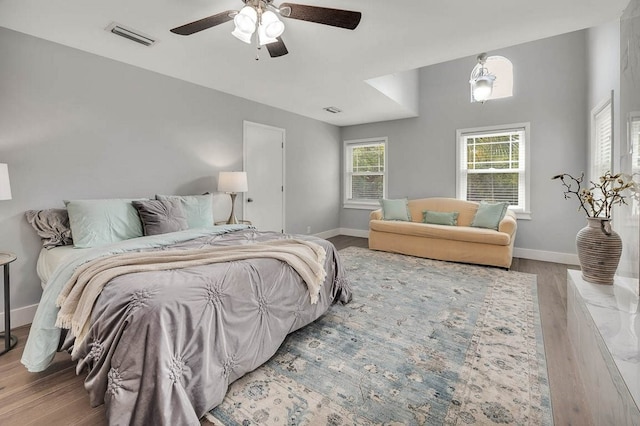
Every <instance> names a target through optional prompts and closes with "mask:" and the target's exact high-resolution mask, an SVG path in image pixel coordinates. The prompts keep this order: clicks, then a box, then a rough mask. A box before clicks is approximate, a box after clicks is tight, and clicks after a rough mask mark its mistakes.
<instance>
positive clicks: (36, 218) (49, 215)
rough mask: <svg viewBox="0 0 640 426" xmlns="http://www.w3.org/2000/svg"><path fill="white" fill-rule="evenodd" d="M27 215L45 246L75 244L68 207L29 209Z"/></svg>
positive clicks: (49, 247)
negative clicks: (72, 237)
mask: <svg viewBox="0 0 640 426" xmlns="http://www.w3.org/2000/svg"><path fill="white" fill-rule="evenodd" d="M25 216H26V217H27V221H28V222H29V223H30V224H31V226H33V229H35V230H36V232H37V233H38V235H39V236H40V238H41V239H42V246H43V247H44V248H46V249H52V248H54V247H58V246H67V245H72V244H73V239H71V227H70V226H69V214H68V213H67V209H47V210H27V211H26V212H25Z"/></svg>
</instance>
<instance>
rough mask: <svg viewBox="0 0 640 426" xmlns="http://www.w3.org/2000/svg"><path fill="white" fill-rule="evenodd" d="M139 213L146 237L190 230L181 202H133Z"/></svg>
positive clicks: (166, 200) (167, 200) (169, 200)
mask: <svg viewBox="0 0 640 426" xmlns="http://www.w3.org/2000/svg"><path fill="white" fill-rule="evenodd" d="M132 204H133V207H135V209H136V210H137V211H138V214H139V215H140V220H141V221H142V228H143V229H144V235H158V234H166V233H168V232H176V231H184V230H185V229H189V225H188V224H187V218H186V216H185V214H184V210H183V208H182V203H180V201H179V200H171V199H165V200H141V201H132Z"/></svg>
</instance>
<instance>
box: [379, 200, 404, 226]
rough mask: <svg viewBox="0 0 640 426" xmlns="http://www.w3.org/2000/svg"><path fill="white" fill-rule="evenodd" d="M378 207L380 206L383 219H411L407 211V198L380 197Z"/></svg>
mask: <svg viewBox="0 0 640 426" xmlns="http://www.w3.org/2000/svg"><path fill="white" fill-rule="evenodd" d="M380 207H382V219H383V220H404V221H408V222H410V221H411V213H410V212H409V200H408V199H406V198H401V199H399V200H386V199H384V198H381V199H380Z"/></svg>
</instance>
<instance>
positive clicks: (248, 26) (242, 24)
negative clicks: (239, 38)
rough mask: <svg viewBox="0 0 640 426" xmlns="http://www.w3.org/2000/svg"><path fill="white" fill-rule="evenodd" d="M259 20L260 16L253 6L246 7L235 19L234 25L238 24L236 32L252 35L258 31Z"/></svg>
mask: <svg viewBox="0 0 640 426" xmlns="http://www.w3.org/2000/svg"><path fill="white" fill-rule="evenodd" d="M257 20H258V14H257V12H256V10H255V9H254V8H253V7H251V6H245V7H243V8H242V10H241V11H240V12H239V13H238V14H237V15H236V16H235V17H234V18H233V23H234V24H236V30H238V31H241V32H243V33H248V34H249V35H251V34H253V32H254V31H255V30H256V22H257Z"/></svg>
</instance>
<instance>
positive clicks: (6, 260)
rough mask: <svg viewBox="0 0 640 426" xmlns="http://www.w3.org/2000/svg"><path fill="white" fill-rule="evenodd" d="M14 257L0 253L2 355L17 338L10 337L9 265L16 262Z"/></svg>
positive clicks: (0, 335)
mask: <svg viewBox="0 0 640 426" xmlns="http://www.w3.org/2000/svg"><path fill="white" fill-rule="evenodd" d="M16 259H17V258H16V255H15V254H13V253H10V252H8V251H0V265H1V266H4V333H0V338H3V339H4V350H3V351H2V352H0V355H4V354H6V353H7V352H9V351H10V350H11V349H13V348H14V347H15V346H16V345H17V344H18V338H17V337H16V336H12V335H11V300H10V297H9V285H10V282H9V264H10V263H11V262H13V261H14V260H16Z"/></svg>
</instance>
